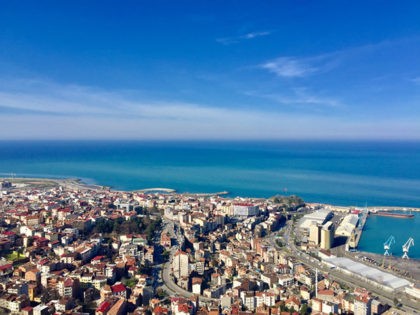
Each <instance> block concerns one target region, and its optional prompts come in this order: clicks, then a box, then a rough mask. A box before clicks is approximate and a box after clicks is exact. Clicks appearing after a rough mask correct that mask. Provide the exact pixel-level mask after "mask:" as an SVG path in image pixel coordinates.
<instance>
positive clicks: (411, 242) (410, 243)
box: [402, 237, 414, 259]
mask: <svg viewBox="0 0 420 315" xmlns="http://www.w3.org/2000/svg"><path fill="white" fill-rule="evenodd" d="M411 246H414V239H413V238H412V237H410V238H409V239H408V240H407V242H405V244H404V245H403V246H402V250H403V252H404V255H403V256H402V258H407V259H409V257H408V251H409V250H410V247H411Z"/></svg>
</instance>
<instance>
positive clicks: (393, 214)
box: [370, 211, 414, 219]
mask: <svg viewBox="0 0 420 315" xmlns="http://www.w3.org/2000/svg"><path fill="white" fill-rule="evenodd" d="M370 215H377V216H380V217H391V218H399V219H410V218H414V214H412V213H398V212H388V211H377V212H371V213H370Z"/></svg>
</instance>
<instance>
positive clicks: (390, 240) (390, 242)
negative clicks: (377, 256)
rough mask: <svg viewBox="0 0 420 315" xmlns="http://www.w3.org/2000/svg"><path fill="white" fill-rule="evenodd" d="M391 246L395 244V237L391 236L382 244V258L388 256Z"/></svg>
mask: <svg viewBox="0 0 420 315" xmlns="http://www.w3.org/2000/svg"><path fill="white" fill-rule="evenodd" d="M393 244H395V237H394V236H393V235H391V236H390V237H388V239H387V240H386V242H385V243H384V250H385V253H384V256H389V251H390V250H391V246H392V245H393Z"/></svg>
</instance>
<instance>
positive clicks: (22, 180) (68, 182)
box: [0, 177, 420, 212]
mask: <svg viewBox="0 0 420 315" xmlns="http://www.w3.org/2000/svg"><path fill="white" fill-rule="evenodd" d="M5 180H6V181H11V182H16V183H19V184H26V185H30V184H33V185H45V184H47V185H48V183H50V184H52V183H55V184H56V185H58V186H63V187H66V188H70V189H80V190H114V191H121V192H131V193H155V192H163V193H177V194H180V195H190V196H201V197H203V196H221V195H227V194H229V192H228V191H220V192H215V193H209V192H197V193H190V192H179V191H177V190H176V189H173V188H167V187H165V188H162V187H159V188H142V189H135V190H119V189H112V187H110V186H101V185H98V184H88V183H86V182H84V181H83V179H81V178H70V177H69V178H50V177H16V178H10V177H0V181H5ZM239 197H241V198H255V199H261V198H257V197H253V196H239ZM268 198H269V197H268ZM268 198H266V199H268ZM306 204H307V205H309V206H310V207H314V208H316V207H325V208H328V209H331V210H333V211H338V212H348V211H351V210H354V209H357V210H364V209H367V210H368V211H372V210H373V211H404V212H405V211H414V212H420V208H416V207H400V206H389V205H388V206H368V207H366V208H361V207H358V206H353V205H346V206H341V205H340V206H339V205H333V204H327V203H321V202H306Z"/></svg>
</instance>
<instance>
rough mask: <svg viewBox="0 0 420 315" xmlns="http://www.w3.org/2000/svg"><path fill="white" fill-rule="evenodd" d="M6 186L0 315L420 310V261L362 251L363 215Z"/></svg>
mask: <svg viewBox="0 0 420 315" xmlns="http://www.w3.org/2000/svg"><path fill="white" fill-rule="evenodd" d="M1 186H2V187H1V193H0V251H1V260H0V277H1V283H0V314H1V313H4V314H6V313H12V314H27V315H29V314H33V315H39V314H42V315H43V314H97V315H105V314H109V315H111V314H112V315H116V314H118V315H119V314H148V315H151V314H152V315H166V314H172V315H193V314H197V315H218V314H227V315H230V314H232V315H248V314H249V315H250V314H257V315H277V314H410V313H416V311H417V310H418V309H419V305H420V304H419V301H420V285H419V274H418V262H414V261H411V263H412V264H414V266H415V267H414V268H412V269H410V268H403V267H401V266H403V265H398V264H395V263H394V264H392V265H391V263H390V261H391V258H389V259H390V260H389V261H387V260H386V258H383V259H382V260H378V258H375V257H372V256H368V255H363V254H361V253H358V252H355V251H352V249H354V248H356V247H357V239H358V237H360V236H359V235H358V229H359V230H360V226H361V225H363V224H364V223H363V220H365V219H366V218H365V216H366V214H365V213H364V212H363V211H359V212H360V213H359V212H357V211H356V210H354V209H350V208H344V207H343V208H339V207H328V206H325V205H317V204H305V203H304V201H303V200H301V199H300V198H299V197H296V196H274V197H272V198H269V199H253V198H227V197H224V196H223V195H217V194H216V195H212V194H178V193H175V192H171V191H166V192H165V191H159V190H158V189H156V190H155V191H153V190H148V191H137V192H124V191H114V190H111V189H108V188H106V187H92V186H87V185H83V184H81V183H79V182H78V181H72V180H35V179H33V180H29V179H27V180H4V181H2V183H1ZM384 257H385V256H384ZM400 261H401V259H400ZM398 266H399V267H398ZM416 270H417V271H416Z"/></svg>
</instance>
